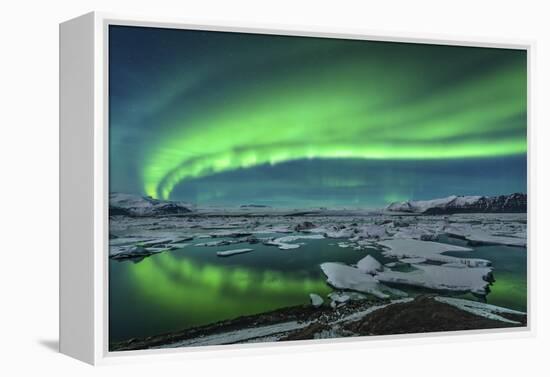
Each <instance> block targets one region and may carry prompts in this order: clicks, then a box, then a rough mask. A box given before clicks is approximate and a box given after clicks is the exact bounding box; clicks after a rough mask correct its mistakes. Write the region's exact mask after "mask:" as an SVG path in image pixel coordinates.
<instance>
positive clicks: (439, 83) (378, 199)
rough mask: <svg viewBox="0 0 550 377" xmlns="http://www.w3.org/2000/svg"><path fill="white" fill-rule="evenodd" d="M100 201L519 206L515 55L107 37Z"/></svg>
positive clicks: (312, 41)
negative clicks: (488, 198)
mask: <svg viewBox="0 0 550 377" xmlns="http://www.w3.org/2000/svg"><path fill="white" fill-rule="evenodd" d="M109 43H110V48H109V99H110V103H109V110H110V127H109V129H110V191H111V192H127V193H135V194H143V195H150V196H152V197H156V198H163V199H172V200H184V201H188V202H193V203H196V204H197V205H222V206H237V205H241V204H251V203H254V204H268V205H273V206H278V207H319V206H322V207H377V206H382V205H385V204H387V203H389V202H392V201H396V200H406V199H429V198H434V197H442V196H448V195H452V194H456V195H496V194H507V193H512V192H526V167H527V166H526V160H527V157H526V149H527V142H526V129H527V117H526V102H527V94H526V93H527V55H526V52H525V51H523V50H510V49H489V48H473V47H452V46H437V45H421V44H409V43H388V42H368V41H353V40H341V39H321V38H305V37H285V36H269V35H254V34H242V33H221V32H207V31H186V30H171V29H159V28H139V27H125V26H111V27H110V31H109Z"/></svg>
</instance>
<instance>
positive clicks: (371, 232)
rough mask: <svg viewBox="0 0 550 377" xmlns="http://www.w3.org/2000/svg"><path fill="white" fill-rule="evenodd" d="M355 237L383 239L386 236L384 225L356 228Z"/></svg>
mask: <svg viewBox="0 0 550 377" xmlns="http://www.w3.org/2000/svg"><path fill="white" fill-rule="evenodd" d="M357 236H358V237H360V238H378V239H380V238H384V237H387V236H388V234H387V232H386V227H385V226H384V225H373V224H369V225H363V226H361V227H360V228H358V232H357Z"/></svg>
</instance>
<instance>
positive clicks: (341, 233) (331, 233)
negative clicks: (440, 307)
mask: <svg viewBox="0 0 550 377" xmlns="http://www.w3.org/2000/svg"><path fill="white" fill-rule="evenodd" d="M324 234H325V237H327V238H350V237H351V236H352V235H353V229H348V228H343V229H334V230H327V231H326V232H325V233H324Z"/></svg>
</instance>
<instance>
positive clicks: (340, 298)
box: [328, 292, 351, 304]
mask: <svg viewBox="0 0 550 377" xmlns="http://www.w3.org/2000/svg"><path fill="white" fill-rule="evenodd" d="M328 297H329V298H330V299H331V300H332V301H333V302H335V303H337V304H343V303H346V302H348V301H349V300H351V297H350V296H349V295H347V294H345V293H339V292H332V293H330V294H329V295H328Z"/></svg>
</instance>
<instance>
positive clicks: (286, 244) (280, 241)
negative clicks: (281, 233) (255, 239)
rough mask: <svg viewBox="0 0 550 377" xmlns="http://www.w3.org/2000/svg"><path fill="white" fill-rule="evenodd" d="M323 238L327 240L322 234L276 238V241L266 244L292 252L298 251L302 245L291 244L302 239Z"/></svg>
mask: <svg viewBox="0 0 550 377" xmlns="http://www.w3.org/2000/svg"><path fill="white" fill-rule="evenodd" d="M322 238H325V237H324V236H323V235H322V234H311V235H300V236H285V237H279V238H275V239H274V240H269V241H267V242H265V244H266V245H273V246H277V247H278V248H279V249H281V250H290V249H297V248H299V247H300V246H301V245H300V244H296V243H291V242H294V241H297V240H301V239H308V240H318V239H322Z"/></svg>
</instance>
